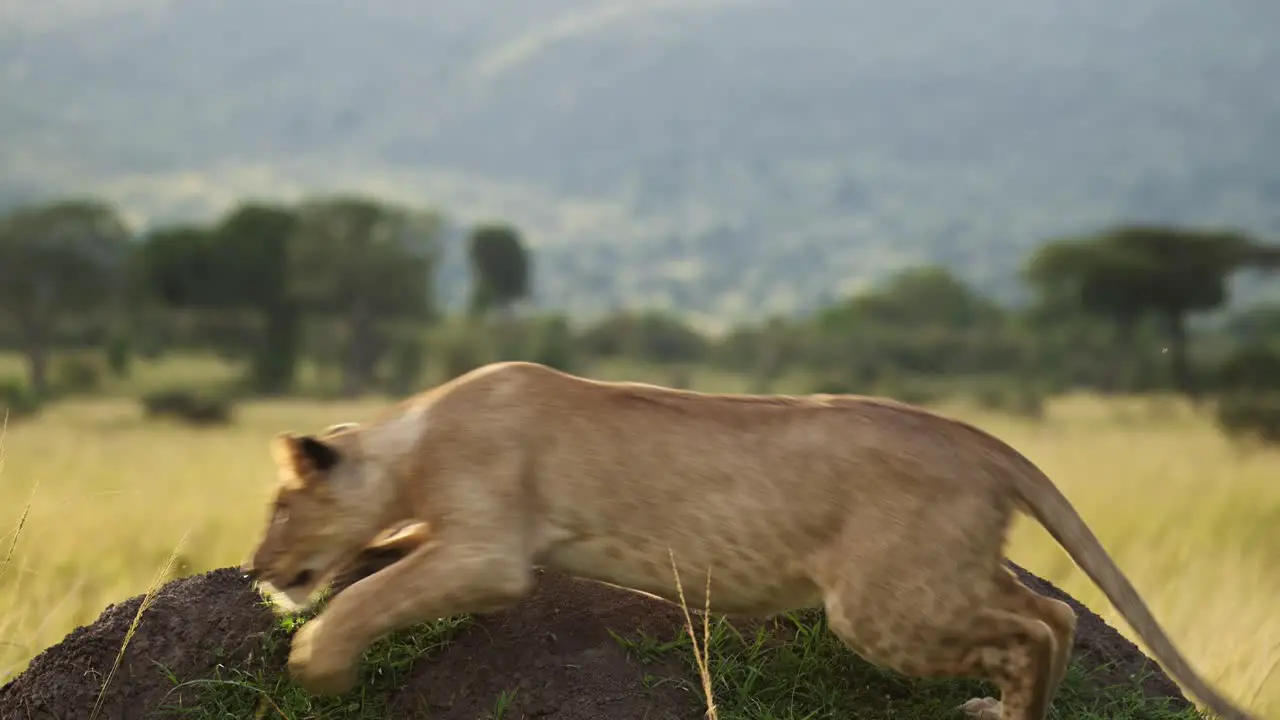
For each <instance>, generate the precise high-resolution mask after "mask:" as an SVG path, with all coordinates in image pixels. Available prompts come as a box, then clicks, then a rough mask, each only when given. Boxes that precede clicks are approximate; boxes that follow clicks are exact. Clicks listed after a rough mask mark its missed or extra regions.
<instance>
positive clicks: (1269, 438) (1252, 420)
mask: <svg viewBox="0 0 1280 720" xmlns="http://www.w3.org/2000/svg"><path fill="white" fill-rule="evenodd" d="M1217 420H1218V426H1219V427H1220V428H1222V431H1223V432H1224V433H1226V434H1227V435H1228V436H1231V437H1239V438H1243V437H1252V438H1256V439H1258V440H1262V441H1263V442H1266V443H1277V444H1280V392H1236V393H1230V394H1227V395H1224V396H1222V397H1221V398H1219V399H1218V406H1217Z"/></svg>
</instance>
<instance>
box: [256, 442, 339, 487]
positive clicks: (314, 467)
mask: <svg viewBox="0 0 1280 720" xmlns="http://www.w3.org/2000/svg"><path fill="white" fill-rule="evenodd" d="M271 454H272V456H273V457H274V458H275V461H276V465H277V466H278V467H279V468H280V470H282V471H287V472H288V474H290V475H292V476H294V477H296V478H298V479H299V480H302V481H304V482H305V481H307V480H310V479H313V478H315V477H316V476H317V475H322V474H323V473H326V472H328V471H329V470H331V469H333V466H335V465H337V464H338V461H339V460H341V459H342V454H341V453H340V452H339V451H338V449H337V448H336V447H334V446H333V445H330V444H328V443H326V442H323V441H321V440H317V439H316V438H314V437H312V436H310V435H297V434H295V433H291V432H283V433H280V434H279V435H277V436H276V437H275V440H273V441H272V443H271Z"/></svg>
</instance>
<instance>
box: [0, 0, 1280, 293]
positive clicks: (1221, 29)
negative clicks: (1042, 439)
mask: <svg viewBox="0 0 1280 720" xmlns="http://www.w3.org/2000/svg"><path fill="white" fill-rule="evenodd" d="M1277 77H1280V5H1277V4H1276V3H1275V2H1274V0H1221V1H1220V2H1204V1H1203V0H1123V1H1121V2H1112V1H1111V0H1074V1H1073V2H1070V3H1067V2H1052V1H1051V0H974V1H973V2H968V3H956V2H953V0H895V1H894V2H885V1H880V2H870V1H868V0H631V1H629V2H627V1H608V0H606V1H604V2H589V1H588V0H538V2H537V3H531V2H528V1H527V0H487V1H486V2H485V3H472V2H462V1H461V0H452V1H444V0H440V1H437V2H430V3H426V2H418V1H417V0H362V2H360V3H355V2H347V1H346V0H341V1H340V0H221V1H217V0H182V2H176V1H172V0H170V1H166V0H115V2H111V3H108V2H106V0H96V1H92V0H57V1H56V2H51V1H50V0H45V1H44V2H42V3H7V4H5V5H4V7H3V9H0V97H2V98H4V101H3V102H0V138H2V140H0V191H4V190H8V189H12V190H10V192H9V194H10V195H12V196H13V197H19V196H22V194H30V193H32V192H45V193H51V192H63V191H83V190H101V191H104V192H107V193H109V194H110V195H111V196H112V197H114V198H117V199H118V200H120V201H122V202H123V203H125V204H126V206H127V207H129V208H130V210H131V211H133V212H134V213H136V214H137V217H138V218H139V219H143V218H168V217H177V216H192V215H194V216H201V215H208V214H209V213H210V212H212V211H215V210H221V209H222V208H223V207H224V206H225V204H226V203H228V202H230V201H232V200H233V199H235V198H236V197H238V196H241V195H244V194H257V195H281V196H286V197H287V196H290V195H292V194H294V193H297V192H300V191H302V190H306V189H338V188H355V189H366V190H370V191H375V192H379V193H384V194H386V195H388V196H392V197H396V198H398V199H402V200H410V201H414V202H419V203H423V204H427V205H434V206H438V207H440V208H441V209H443V210H446V211H447V212H449V213H450V214H451V215H453V217H454V218H455V219H456V220H457V221H459V222H469V221H471V220H474V219H478V218H483V217H489V216H502V217H506V218H510V219H511V220H513V221H515V222H517V223H519V224H520V225H521V226H522V227H525V228H526V229H527V230H528V232H529V233H530V236H531V239H532V240H533V241H534V243H535V244H536V245H537V247H538V248H539V254H538V257H537V267H536V271H537V273H538V278H537V283H538V289H539V298H540V300H541V301H543V302H545V303H547V304H552V305H558V306H564V307H569V308H571V309H574V310H577V311H595V310H603V309H607V308H609V307H611V306H615V305H621V304H645V305H663V304H669V305H671V306H673V307H678V308H680V309H683V310H686V311H694V312H699V313H703V314H706V315H711V316H717V317H721V318H726V317H731V316H743V315H757V314H759V313H762V312H765V311H775V310H789V309H796V308H803V307H808V306H811V305H812V304H813V303H815V302H819V301H821V300H823V299H825V298H828V297H830V296H832V295H834V294H836V293H841V292H846V291H848V290H849V289H851V288H854V287H856V286H858V285H859V284H861V283H865V282H868V281H872V280H875V279H877V278H879V277H882V276H883V275H884V274H885V273H886V272H889V271H891V270H893V269H896V268H897V267H900V266H902V265H905V264H910V263H916V262H922V261H936V262H942V263H945V264H947V265H950V266H952V267H955V268H957V269H959V270H960V271H962V272H963V273H964V274H965V275H966V276H967V277H969V278H970V279H972V280H974V281H976V282H979V283H981V285H982V287H983V288H984V289H986V290H988V291H992V292H996V293H1000V294H1003V295H1009V294H1010V293H1012V292H1015V287H1016V286H1015V284H1014V276H1013V272H1014V271H1015V270H1016V268H1017V265H1018V264H1019V263H1020V262H1021V261H1022V259H1023V257H1024V256H1025V254H1026V253H1027V252H1028V251H1029V250H1030V249H1031V248H1032V247H1034V246H1035V245H1036V244H1037V243H1038V242H1039V241H1041V240H1043V239H1044V238H1045V237H1047V236H1052V235H1056V234H1062V233H1073V232H1080V231H1088V230H1092V229H1094V228H1095V227H1097V226H1099V225H1101V224H1105V223H1108V222H1111V221H1115V220H1121V219H1141V220H1164V221H1176V222H1189V223H1192V222H1202V223H1229V224H1234V225H1238V226H1242V227H1244V228H1247V229H1251V230H1254V231H1255V232H1260V233H1266V234H1269V235H1273V236H1276V237H1277V238H1278V239H1280V143H1278V142H1277V140H1276V138H1277V134H1276V129H1277V128H1280V83H1277V81H1276V78H1277ZM459 262H460V256H459V254H458V253H457V252H454V253H453V255H452V257H451V259H450V264H449V267H448V271H447V273H446V277H445V278H444V279H445V281H446V283H445V284H446V288H447V289H448V290H449V291H450V292H451V293H452V294H454V296H455V297H456V296H457V295H458V293H460V291H461V285H462V280H463V276H462V273H461V272H460V268H461V266H460V265H459Z"/></svg>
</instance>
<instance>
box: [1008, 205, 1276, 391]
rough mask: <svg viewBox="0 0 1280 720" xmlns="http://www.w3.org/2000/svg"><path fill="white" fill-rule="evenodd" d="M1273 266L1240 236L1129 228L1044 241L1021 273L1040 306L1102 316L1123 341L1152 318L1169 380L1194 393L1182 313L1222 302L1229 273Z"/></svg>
mask: <svg viewBox="0 0 1280 720" xmlns="http://www.w3.org/2000/svg"><path fill="white" fill-rule="evenodd" d="M1277 265H1280V248H1277V247H1273V246H1268V245H1263V244H1260V243H1257V242H1255V241H1254V240H1252V239H1250V238H1248V237H1246V236H1244V235H1242V234H1240V233H1235V232H1230V231H1217V230H1198V229H1183V228H1173V227H1161V226H1154V225H1127V226H1120V227H1116V228H1113V229H1111V230H1109V231H1106V232H1103V233H1101V234H1099V235H1097V236H1094V237H1085V238H1065V239H1060V240H1055V241H1053V242H1050V243H1048V244H1047V245H1045V246H1043V247H1042V248H1040V249H1039V250H1038V251H1037V252H1036V253H1035V254H1034V255H1032V257H1031V258H1030V260H1029V261H1028V262H1027V265H1026V267H1025V269H1024V276H1025V277H1026V279H1027V280H1028V281H1029V282H1030V283H1031V284H1032V285H1033V286H1034V287H1035V288H1036V289H1037V290H1038V291H1039V294H1040V297H1041V302H1042V303H1043V304H1045V305H1048V306H1055V305H1057V306H1062V305H1066V304H1070V305H1074V306H1076V307H1078V308H1080V309H1082V310H1084V311H1085V312H1089V313H1093V314H1096V315H1101V316H1104V317H1107V318H1109V319H1111V320H1112V321H1113V322H1114V323H1116V325H1117V326H1118V328H1119V330H1120V332H1121V334H1122V336H1126V335H1129V334H1130V332H1131V331H1132V329H1133V328H1134V327H1135V326H1136V325H1137V324H1138V322H1139V321H1140V320H1141V319H1142V318H1143V317H1146V316H1155V317H1156V318H1158V319H1159V320H1160V322H1161V324H1162V325H1163V327H1164V332H1165V337H1166V340H1167V343H1168V350H1169V367H1170V374H1171V377H1172V379H1173V382H1174V384H1175V386H1176V387H1178V388H1179V389H1180V390H1182V391H1183V392H1186V393H1187V394H1189V395H1192V396H1195V395H1196V394H1197V389H1196V385H1195V382H1194V378H1193V375H1192V371H1191V367H1190V363H1189V360H1188V348H1187V346H1188V340H1187V316H1188V315H1189V314H1190V313H1192V312H1196V311H1203V310H1210V309H1213V308H1216V307H1218V306H1220V305H1222V304H1223V303H1224V302H1225V301H1226V299H1227V282H1228V280H1229V278H1230V277H1231V275H1232V274H1233V273H1234V272H1235V271H1237V270H1239V269H1241V268H1244V267H1276V266H1277Z"/></svg>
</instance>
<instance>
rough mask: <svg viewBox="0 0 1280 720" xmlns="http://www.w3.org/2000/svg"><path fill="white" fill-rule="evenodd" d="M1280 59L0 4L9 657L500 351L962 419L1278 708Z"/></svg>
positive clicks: (1226, 13) (806, 26)
mask: <svg viewBox="0 0 1280 720" xmlns="http://www.w3.org/2000/svg"><path fill="white" fill-rule="evenodd" d="M1277 77H1280V6H1278V5H1276V4H1275V3H1274V2H1272V1H1271V0H1223V1H1222V2H1212V3H1210V2H1197V1H1193V0H1123V1H1121V2H1114V1H1112V0H1107V1H1106V2H1104V1H1103V0H1076V1H1075V2H1070V3H1066V2H1050V1H1049V0H1034V1H1029V0H973V1H971V2H968V3H956V2H952V1H950V0H895V1H894V2H887V1H882V2H870V1H869V0H842V1H840V2H836V1H835V0H789V1H784V0H683V1H682V2H674V1H668V0H633V1H613V0H540V1H539V2H537V3H533V2H525V1H522V0H489V1H488V2H484V3H480V2H475V3H470V2H461V1H460V0H447V1H446V0H438V1H436V2H429V3H428V2H414V1H411V0H364V1H363V2H338V1H337V0H305V1H304V0H223V1H216V0H181V1H178V0H42V1H41V2H39V3H36V2H16V1H10V2H5V3H3V4H0V412H7V426H6V430H5V434H4V437H3V440H2V441H0V448H2V450H0V531H8V530H9V529H10V527H14V528H18V527H21V530H20V531H14V532H12V533H10V534H9V535H7V536H3V537H0V539H4V540H6V542H4V543H3V544H0V550H4V548H5V547H8V552H9V560H8V561H6V566H5V567H6V570H5V571H4V572H0V618H3V619H0V637H5V638H6V642H0V678H3V677H4V674H5V673H6V671H7V672H16V671H17V670H20V669H21V667H22V666H23V664H24V663H25V662H26V661H27V660H28V659H29V657H30V656H31V655H32V654H34V653H35V652H38V651H39V650H40V649H41V648H42V647H44V646H46V645H48V644H49V643H51V642H54V641H56V640H58V639H59V638H61V636H62V635H63V634H65V633H66V632H67V630H69V629H70V628H72V627H74V626H75V625H76V624H79V623H81V622H87V621H89V620H91V619H92V618H93V617H95V616H96V614H97V612H99V611H100V610H101V608H102V607H104V606H105V605H106V604H107V603H108V602H112V601H114V600H117V599H120V598H121V597H124V596H127V595H129V594H134V593H137V592H141V591H142V590H143V589H145V587H146V585H147V583H148V582H149V580H150V578H151V577H152V575H153V574H154V573H155V572H156V571H157V569H158V568H159V567H161V566H163V564H164V560H165V558H166V557H168V556H169V555H170V554H171V553H173V552H174V547H175V546H176V545H178V544H181V548H182V549H181V551H180V553H179V555H180V556H181V559H182V562H181V563H179V566H178V570H176V571H175V572H178V573H189V572H195V571H199V570H203V569H208V568H211V567H219V566H222V565H228V564H234V563H237V562H239V560H240V559H241V555H242V554H243V553H244V552H245V551H247V549H248V548H249V547H250V544H251V543H252V542H253V539H254V537H255V533H256V528H257V525H258V523H259V521H260V517H259V515H260V513H259V512H258V510H257V509H256V508H257V504H256V503H258V502H259V501H260V500H265V498H266V497H267V493H268V491H269V489H270V485H269V482H270V478H271V472H270V459H269V456H268V454H267V450H266V448H267V445H266V443H267V440H268V438H269V437H270V435H271V434H273V433H274V432H276V431H277V430H282V429H298V430H313V429H319V428H321V427H323V426H324V425H326V424H328V423H330V422H339V421H347V420H360V419H362V418H363V416H366V415H367V414H368V413H371V412H372V411H374V410H375V409H376V408H377V407H379V406H381V405H382V404H385V403H386V402H387V401H388V400H389V399H390V398H392V397H397V396H400V395H403V394H406V393H410V392H415V391H417V390H420V389H423V388H425V387H427V386H429V385H430V384H433V383H436V382H439V381H441V380H444V379H447V378H449V377H453V376H455V375H457V374H459V373H461V372H464V371H466V370H468V369H471V368H473V367H476V366H478V365H480V364H482V363H485V362H489V361H493V360H500V359H525V360H535V361H539V362H544V363H547V364H550V365H553V366H556V367H559V368H562V369H566V370H570V371H574V372H579V373H582V374H586V375H591V376H594V377H601V378H609V379H620V378H625V379H638V380H646V381H651V382H659V383H663V384H668V385H675V386H680V387H692V388H696V389H702V390H727V391H753V392H788V393H802V392H858V393H870V394H887V395H892V396H894V397H897V398H900V399H903V400H908V401H911V402H917V403H922V404H927V405H932V406H937V407H941V408H945V409H947V410H948V411H950V412H953V413H955V414H958V415H961V416H963V417H965V418H966V419H970V420H972V421H974V422H977V423H979V424H980V425H982V426H984V427H986V428H988V429H991V430H992V431H993V432H996V433H997V434H999V435H1001V436H1002V437H1004V438H1006V439H1008V440H1009V441H1010V442H1012V443H1013V444H1014V445H1015V446H1016V447H1018V448H1019V449H1020V450H1022V451H1023V452H1025V453H1026V454H1028V455H1029V456H1030V457H1031V458H1032V459H1033V460H1035V461H1036V462H1037V463H1039V464H1041V465H1042V466H1044V467H1045V468H1046V470H1048V471H1050V473H1051V475H1053V476H1054V477H1055V478H1056V479H1058V480H1059V482H1060V483H1061V484H1062V485H1063V487H1064V489H1065V490H1066V491H1067V493H1068V495H1069V496H1070V497H1071V499H1072V501H1073V502H1075V503H1077V504H1078V505H1079V507H1080V509H1081V512H1082V513H1083V514H1084V515H1085V517H1086V519H1087V520H1088V521H1089V522H1091V523H1093V524H1095V525H1096V526H1097V527H1098V532H1099V535H1100V536H1101V537H1102V538H1103V540H1104V542H1105V543H1106V544H1107V546H1108V548H1109V549H1111V550H1112V551H1113V552H1114V553H1115V554H1116V557H1117V558H1118V560H1119V561H1120V563H1121V565H1122V566H1123V567H1125V569H1126V571H1127V572H1131V573H1132V576H1133V577H1134V579H1135V582H1136V583H1137V584H1138V586H1139V588H1140V589H1141V590H1142V591H1143V593H1144V595H1146V596H1147V597H1149V598H1151V599H1152V605H1153V608H1154V610H1155V611H1156V614H1157V616H1159V617H1160V618H1161V619H1162V621H1164V622H1167V626H1168V627H1169V628H1170V630H1171V632H1172V633H1173V635H1174V637H1175V640H1176V641H1177V642H1178V643H1179V645H1180V646H1182V647H1185V648H1186V650H1187V653H1188V655H1190V656H1191V657H1192V658H1194V659H1195V660H1196V664H1197V665H1198V666H1199V667H1201V668H1203V669H1205V671H1206V673H1207V674H1208V675H1209V676H1210V677H1211V678H1216V680H1217V682H1219V683H1220V684H1221V685H1222V686H1223V687H1224V688H1226V689H1228V691H1230V692H1231V693H1233V694H1234V695H1235V696H1236V697H1242V698H1246V700H1247V698H1248V697H1250V696H1251V695H1255V694H1256V695H1257V697H1258V700H1257V701H1255V702H1254V703H1252V704H1251V706H1252V707H1256V708H1258V709H1261V710H1265V709H1268V708H1269V709H1271V710H1280V676H1277V674H1276V672H1274V671H1275V669H1276V665H1277V662H1280V618H1278V617H1277V616H1276V614H1275V613H1274V598H1275V597H1277V596H1278V594H1280V568H1277V567H1276V564H1275V560H1274V558H1275V557H1276V556H1278V555H1280V552H1277V550H1280V529H1278V528H1280V483H1278V481H1277V478H1280V451H1278V450H1277V449H1276V444H1277V443H1280V282H1278V281H1277V278H1280V274H1277V273H1278V272H1280V142H1278V141H1277V137H1278V136H1277V134H1276V129H1277V128H1280V89H1278V88H1280V83H1277V81H1276V78H1277ZM229 490H230V491H233V492H235V493H239V495H238V497H248V498H250V501H246V500H243V499H237V500H235V501H234V502H228V501H227V498H228V497H231V496H230V495H228V492H229ZM246 502H250V503H251V504H250V507H251V508H253V509H252V511H249V512H247V511H246V510H245V503H246ZM68 518H72V519H73V526H74V527H78V528H80V530H78V531H70V532H69V531H68V530H66V528H67V527H68ZM86 538H89V539H86ZM1011 554H1012V555H1013V556H1014V557H1015V558H1016V559H1018V560H1019V561H1022V562H1025V563H1026V564H1027V565H1028V566H1029V567H1030V568H1031V569H1032V570H1034V571H1036V572H1038V573H1040V574H1042V575H1044V576H1045V577H1047V578H1049V579H1051V580H1053V581H1054V582H1057V583H1060V584H1062V585H1063V586H1064V587H1066V588H1067V589H1068V590H1070V591H1071V592H1073V593H1077V596H1078V597H1080V598H1081V599H1082V600H1084V601H1086V602H1088V603H1090V604H1091V606H1093V607H1094V608H1095V609H1096V610H1098V611H1099V612H1104V611H1106V612H1109V607H1107V606H1106V603H1105V601H1103V600H1102V599H1101V597H1100V595H1097V594H1096V592H1095V591H1094V590H1093V589H1092V587H1091V586H1090V585H1089V584H1088V582H1087V581H1086V580H1084V579H1083V577H1082V576H1080V575H1079V573H1078V571H1076V570H1075V569H1074V567H1073V566H1071V564H1070V562H1069V561H1068V560H1067V559H1066V558H1065V556H1064V555H1062V554H1061V553H1060V551H1058V550H1057V549H1056V548H1055V547H1054V546H1053V545H1052V544H1051V542H1050V541H1048V540H1047V538H1046V537H1045V536H1043V535H1042V534H1041V533H1040V531H1039V530H1038V529H1035V528H1021V529H1020V530H1019V534H1018V535H1017V538H1016V542H1015V543H1014V546H1013V548H1012V549H1011ZM1104 616H1105V617H1107V618H1108V620H1109V621H1111V622H1115V623H1117V624H1120V623H1119V621H1118V620H1116V619H1115V618H1114V617H1113V616H1112V615H1106V614H1105V613H1104ZM1166 618H1167V621H1166ZM1125 631H1126V632H1128V630H1127V628H1125ZM1228 638H1229V639H1228Z"/></svg>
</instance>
